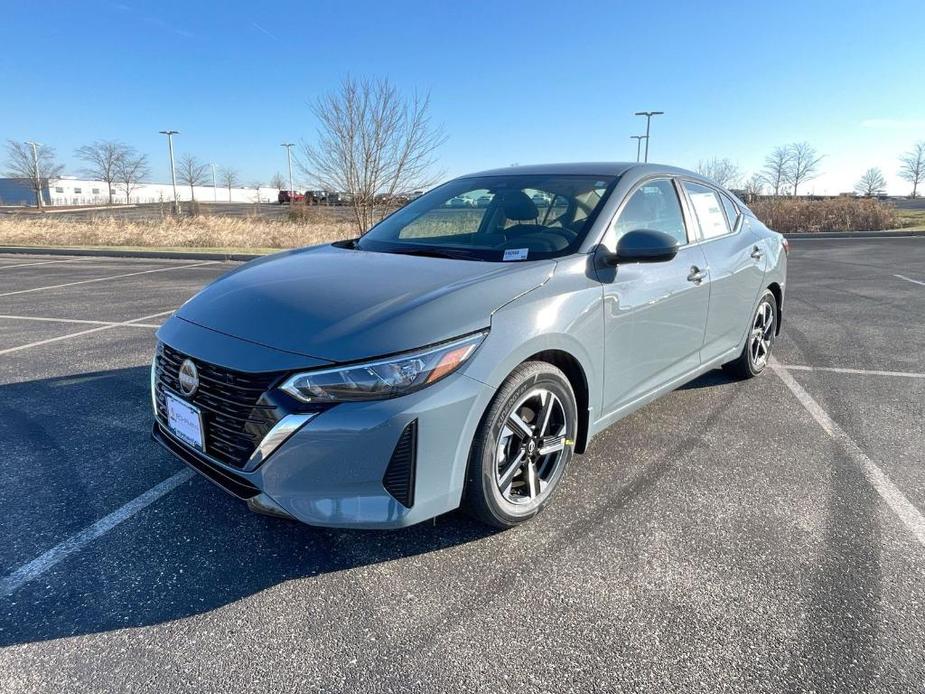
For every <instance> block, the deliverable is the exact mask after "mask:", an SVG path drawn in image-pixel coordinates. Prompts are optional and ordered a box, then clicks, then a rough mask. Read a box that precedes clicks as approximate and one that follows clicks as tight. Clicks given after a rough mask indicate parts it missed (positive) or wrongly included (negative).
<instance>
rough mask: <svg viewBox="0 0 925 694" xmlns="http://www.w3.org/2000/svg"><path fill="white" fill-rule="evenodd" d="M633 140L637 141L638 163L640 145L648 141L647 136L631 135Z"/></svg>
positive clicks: (637, 159)
mask: <svg viewBox="0 0 925 694" xmlns="http://www.w3.org/2000/svg"><path fill="white" fill-rule="evenodd" d="M630 139H631V140H636V161H637V162H638V161H639V145H641V144H642V141H643V140H645V139H646V136H645V135H630Z"/></svg>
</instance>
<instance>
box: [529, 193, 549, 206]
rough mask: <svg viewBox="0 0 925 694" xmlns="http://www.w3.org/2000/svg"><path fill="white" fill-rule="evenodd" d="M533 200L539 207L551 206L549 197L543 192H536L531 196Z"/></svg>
mask: <svg viewBox="0 0 925 694" xmlns="http://www.w3.org/2000/svg"><path fill="white" fill-rule="evenodd" d="M531 200H533V204H534V205H536V206H537V207H548V206H549V198H547V197H546V196H545V195H543V194H542V193H536V194H535V195H534V196H533V197H532V198H531Z"/></svg>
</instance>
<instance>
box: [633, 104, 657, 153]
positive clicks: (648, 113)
mask: <svg viewBox="0 0 925 694" xmlns="http://www.w3.org/2000/svg"><path fill="white" fill-rule="evenodd" d="M664 113H665V112H664V111H637V112H636V113H634V114H633V115H634V116H645V117H646V158H645V161H649V122H650V121H651V120H652V116H661V115H663V114H664Z"/></svg>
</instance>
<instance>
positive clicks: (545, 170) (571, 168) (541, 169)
mask: <svg viewBox="0 0 925 694" xmlns="http://www.w3.org/2000/svg"><path fill="white" fill-rule="evenodd" d="M630 171H632V173H633V174H636V175H639V176H642V175H648V174H656V173H664V174H670V175H675V176H677V175H684V176H692V177H694V178H700V176H698V175H697V174H695V173H694V172H693V171H687V170H686V169H680V168H678V167H675V166H666V165H664V164H642V163H639V162H625V161H623V162H621V161H610V162H575V163H564V164H530V165H528V166H505V167H504V168H501V169H488V170H486V171H478V172H476V173H470V174H466V175H464V176H460V178H475V177H477V176H512V175H517V174H544V175H550V174H561V175H585V176H622V175H624V174H626V173H628V172H630Z"/></svg>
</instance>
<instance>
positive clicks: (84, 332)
mask: <svg viewBox="0 0 925 694" xmlns="http://www.w3.org/2000/svg"><path fill="white" fill-rule="evenodd" d="M175 310H176V309H173V308H172V309H170V310H169V311H161V312H160V313H152V314H151V315H150V316H142V317H141V318H134V319H132V320H127V321H122V322H121V323H111V324H109V325H101V326H99V327H97V328H89V329H87V330H79V331H78V332H76V333H68V334H67V335H59V336H58V337H50V338H48V339H47V340H38V341H37V342H30V343H29V344H26V345H19V346H18V347H7V348H6V349H0V356H2V355H4V354H11V353H13V352H19V351H20V350H24V349H29V348H30V347H41V346H42V345H47V344H50V343H52V342H59V341H61V340H70V339H71V338H72V337H80V336H81V335H89V334H90V333H98V332H100V331H101V330H112V329H113V328H125V327H129V326H131V325H132V324H134V323H141V322H142V321H146V320H148V319H149V318H158V317H160V316H166V315H168V314H170V313H173V312H174V311H175Z"/></svg>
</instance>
